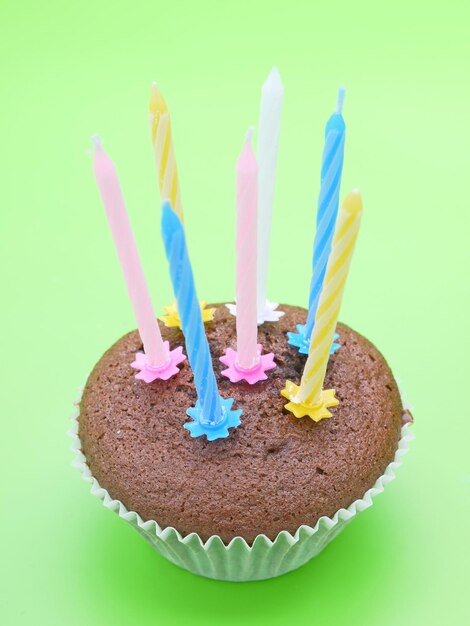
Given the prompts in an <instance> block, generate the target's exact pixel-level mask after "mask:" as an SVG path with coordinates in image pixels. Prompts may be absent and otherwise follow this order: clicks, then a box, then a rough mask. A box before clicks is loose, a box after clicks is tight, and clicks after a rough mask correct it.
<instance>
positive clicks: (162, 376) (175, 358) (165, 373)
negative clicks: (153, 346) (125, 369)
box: [131, 341, 186, 383]
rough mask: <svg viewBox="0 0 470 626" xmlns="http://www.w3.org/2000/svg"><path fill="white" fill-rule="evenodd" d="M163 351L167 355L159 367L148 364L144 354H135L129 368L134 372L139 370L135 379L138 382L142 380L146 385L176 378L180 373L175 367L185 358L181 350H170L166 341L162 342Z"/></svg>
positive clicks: (179, 348) (179, 347)
mask: <svg viewBox="0 0 470 626" xmlns="http://www.w3.org/2000/svg"><path fill="white" fill-rule="evenodd" d="M163 345H164V346H165V351H166V353H167V355H168V359H167V361H166V362H165V363H164V364H163V365H161V366H160V367H155V366H154V365H151V364H150V363H149V360H148V357H147V355H146V354H145V353H144V352H137V353H136V355H135V361H133V362H132V363H131V367H133V368H134V369H136V370H140V371H139V373H138V374H136V375H135V377H136V378H137V379H138V380H143V381H144V382H146V383H152V382H153V381H154V380H157V379H159V380H168V379H169V378H171V377H172V376H176V374H178V372H179V371H180V370H179V368H178V367H177V365H178V364H179V363H181V362H182V361H184V360H185V358H186V356H185V355H184V354H183V348H182V347H181V346H178V348H175V349H174V350H170V344H169V342H168V341H164V342H163Z"/></svg>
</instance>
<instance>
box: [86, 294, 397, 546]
mask: <svg viewBox="0 0 470 626" xmlns="http://www.w3.org/2000/svg"><path fill="white" fill-rule="evenodd" d="M215 306H216V307H217V310H216V313H215V320H214V321H213V322H210V323H207V324H206V325H205V329H206V333H207V337H208V340H209V343H210V347H211V352H212V357H213V363H214V370H215V373H216V378H217V382H218V385H219V390H220V393H221V395H222V396H223V397H225V398H228V397H231V398H234V399H235V402H234V408H241V409H243V415H242V417H241V425H240V426H239V427H238V428H235V429H231V430H230V436H229V437H228V438H226V439H219V440H217V441H212V442H208V441H207V439H206V438H205V437H198V438H195V439H192V438H191V437H190V435H189V432H188V431H187V430H186V429H184V428H183V424H185V423H186V422H188V421H189V419H190V418H189V417H188V416H187V415H186V409H187V408H189V407H191V406H194V404H195V402H196V393H195V389H194V387H193V384H192V379H193V377H192V372H191V369H190V367H189V363H188V361H187V360H186V361H184V362H183V363H182V364H181V365H180V367H181V372H180V373H179V374H178V375H177V376H175V377H173V378H171V379H170V380H168V381H160V380H157V381H155V382H153V383H150V384H146V383H144V382H142V381H139V380H136V379H135V377H134V376H135V373H136V372H135V370H133V369H132V368H131V366H130V364H131V362H132V361H133V360H134V354H135V352H137V351H138V350H141V349H142V343H141V341H140V338H139V335H138V333H137V331H134V332H131V333H129V334H127V335H125V336H124V337H122V338H121V339H120V340H119V341H118V342H117V343H115V344H114V345H113V346H112V347H111V348H110V349H109V350H108V351H107V352H106V353H105V354H104V355H103V357H102V358H101V359H100V361H99V362H98V363H97V365H96V366H95V368H94V369H93V371H92V373H91V374H90V376H89V379H88V381H87V384H86V387H85V390H84V393H83V397H82V400H81V404H80V417H79V436H80V440H81V444H82V449H83V452H84V454H85V457H86V460H87V464H88V466H89V468H90V470H91V472H92V474H93V476H94V477H95V478H96V479H97V480H98V482H99V483H100V485H101V486H102V487H104V488H105V489H107V491H108V492H109V494H110V495H111V497H112V498H114V499H117V500H120V501H121V502H123V503H124V505H125V506H126V507H127V508H128V509H129V510H133V511H136V512H137V513H139V515H140V516H141V517H142V519H143V520H156V521H157V522H158V524H159V525H160V526H161V527H162V528H165V527H167V526H172V527H174V528H176V529H177V530H178V531H179V532H180V533H181V534H182V535H187V534H189V533H191V532H196V533H198V534H199V536H200V537H201V538H202V539H203V540H206V539H208V538H209V537H210V536H211V535H215V534H216V535H219V536H220V537H221V538H222V540H223V541H224V542H226V543H228V542H229V541H230V540H231V539H232V538H233V537H235V536H241V537H243V538H244V539H245V540H246V541H247V542H248V543H251V542H252V541H253V540H254V538H255V537H256V535H258V534H261V533H264V534H265V535H267V536H268V537H269V538H271V539H274V538H275V537H276V536H277V534H278V533H279V532H280V531H282V530H287V531H289V532H291V533H292V534H294V533H295V531H296V530H297V529H298V527H299V526H301V525H302V524H308V525H310V526H314V525H315V523H316V522H317V520H318V519H319V518H320V517H321V516H323V515H327V516H332V515H333V514H334V513H335V512H336V511H337V510H338V509H340V508H342V507H348V506H349V505H350V504H351V503H352V502H353V501H354V500H356V499H358V498H361V497H362V496H363V495H364V493H365V492H366V491H367V490H368V489H369V488H370V487H372V485H373V484H374V483H375V481H376V480H377V478H379V476H381V475H382V474H383V472H384V470H385V468H386V466H387V465H388V464H389V463H390V462H391V461H392V460H393V458H394V455H395V451H396V449H397V445H398V440H399V438H400V429H401V426H402V416H403V407H402V403H401V399H400V395H399V391H398V388H397V385H396V382H395V379H394V378H393V375H392V373H391V371H390V368H389V367H388V365H387V363H386V362H385V360H384V358H383V357H382V355H381V354H380V352H378V350H377V349H376V348H375V347H374V346H373V345H372V344H371V343H370V342H369V341H368V340H367V339H365V338H364V337H362V336H361V335H359V334H358V333H356V332H355V331H353V330H352V329H350V328H348V327H347V326H345V325H343V324H338V327H337V331H338V332H339V335H340V338H339V343H340V344H341V347H340V349H339V350H338V351H337V352H336V353H335V354H334V355H332V356H331V357H330V360H329V364H328V370H327V375H326V380H325V388H327V389H328V388H334V389H336V396H337V398H338V399H339V400H340V404H339V405H338V406H336V407H333V408H332V409H331V412H332V414H333V415H332V417H331V418H329V419H324V420H322V421H320V422H318V423H315V422H313V421H312V420H310V419H309V418H307V417H304V418H302V419H297V418H295V417H294V416H293V415H292V414H291V413H289V412H287V411H286V410H285V409H284V408H283V407H284V404H285V403H286V402H287V400H286V399H285V398H283V397H282V396H281V395H280V390H281V389H282V388H283V387H284V385H285V381H286V379H287V380H291V381H293V382H295V383H297V384H298V383H299V381H300V377H301V374H302V370H303V366H304V364H305V360H306V356H304V355H301V354H298V352H297V350H296V348H294V347H293V346H290V345H289V344H288V343H287V338H286V332H287V331H292V330H295V325H296V324H298V323H304V322H305V318H306V311H305V309H302V308H299V307H291V306H286V305H281V306H280V309H281V310H283V311H285V315H284V316H283V317H282V318H281V319H280V321H279V322H276V323H265V324H263V325H262V326H260V327H259V328H258V341H259V343H261V344H262V346H263V350H264V352H274V354H275V361H276V363H277V367H276V369H274V370H271V371H270V372H268V380H266V381H263V382H259V383H257V384H255V385H253V386H251V385H249V384H247V383H244V382H241V383H237V384H232V383H230V381H229V380H228V379H227V378H225V377H224V376H221V375H220V371H221V370H222V369H225V366H224V365H222V363H220V361H219V357H220V356H221V355H222V354H224V352H225V349H226V348H227V347H232V348H235V347H236V335H235V318H234V317H233V316H232V315H231V314H230V313H229V312H228V310H227V309H226V307H225V306H224V305H215ZM160 328H161V331H162V335H163V338H164V339H168V340H169V341H170V345H171V347H173V348H174V347H176V346H178V345H183V346H184V338H183V335H182V333H181V331H180V330H179V329H177V328H166V327H164V326H163V325H162V324H161V325H160Z"/></svg>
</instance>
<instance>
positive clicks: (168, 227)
mask: <svg viewBox="0 0 470 626" xmlns="http://www.w3.org/2000/svg"><path fill="white" fill-rule="evenodd" d="M162 237H163V241H164V244H165V251H166V256H167V259H168V263H169V266H170V276H171V281H172V283H173V291H174V293H175V298H176V302H177V306H178V313H179V317H180V320H181V326H182V330H183V334H184V338H185V342H186V352H187V355H188V360H189V364H190V366H191V369H192V370H193V375H194V386H195V387H196V392H197V403H196V406H195V407H193V408H191V409H188V411H187V413H188V415H189V416H190V417H192V418H193V420H194V422H189V423H187V424H185V425H184V427H185V428H187V429H188V430H189V431H190V433H191V436H192V437H199V436H200V435H206V436H207V438H208V439H209V440H214V439H219V438H220V437H227V436H228V434H229V433H228V428H230V427H231V426H238V425H239V424H240V415H241V413H242V411H241V410H236V411H232V410H230V409H231V406H232V404H233V399H232V398H228V399H224V398H221V397H220V396H219V392H218V389H217V382H216V380H215V375H214V369H213V366H212V359H211V354H210V350H209V343H208V341H207V337H206V334H205V332H204V323H203V321H202V316H201V308H200V306H199V301H198V299H197V295H196V287H195V284H194V278H193V272H192V269H191V262H190V260H189V256H188V250H187V247H186V237H185V234H184V228H183V224H182V223H181V220H180V219H179V217H178V216H177V215H176V213H175V212H174V211H173V209H172V208H171V204H170V203H169V202H164V203H163V212H162Z"/></svg>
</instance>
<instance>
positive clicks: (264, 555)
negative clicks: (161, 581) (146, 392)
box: [69, 397, 414, 581]
mask: <svg viewBox="0 0 470 626" xmlns="http://www.w3.org/2000/svg"><path fill="white" fill-rule="evenodd" d="M402 399H403V397H402ZM78 402H79V401H77V402H76V405H77V407H78ZM403 405H404V407H405V409H407V408H410V406H409V405H408V404H407V403H406V401H405V400H404V399H403ZM79 414H80V412H79V410H78V409H77V411H76V413H75V414H74V415H73V416H72V420H73V427H72V429H71V431H70V433H69V434H70V436H71V438H72V439H73V447H72V449H73V451H74V453H75V460H74V461H73V465H74V466H75V467H77V468H78V469H79V470H80V472H81V474H82V477H83V479H84V480H86V481H87V482H88V483H90V484H91V493H92V494H93V495H94V496H97V497H98V498H99V499H100V500H101V501H102V502H103V504H104V506H105V507H106V508H108V509H111V510H112V511H114V512H115V513H117V514H118V515H119V517H121V518H122V519H124V520H125V521H126V522H128V523H129V524H131V526H133V527H134V528H135V529H136V530H137V531H138V532H139V533H140V534H141V535H142V536H143V537H144V538H145V539H146V540H147V541H148V542H149V543H150V545H151V546H152V547H153V548H154V549H155V550H156V551H157V552H159V553H160V554H161V555H162V556H164V557H165V558H167V559H168V560H169V561H171V562H172V563H174V564H175V565H178V566H179V567H182V568H184V569H186V570H189V571H190V572H193V573H194V574H199V575H200V576H205V577H208V578H215V579H217V580H229V581H252V580H263V579H266V578H273V577H275V576H280V575H281V574H285V573H287V572H290V571H291V570H294V569H296V568H297V567H300V566H301V565H304V563H306V562H307V561H309V560H310V559H312V558H313V557H314V556H316V555H317V554H319V553H320V552H321V551H322V550H323V548H324V547H325V546H326V545H327V544H328V543H329V542H330V541H331V540H332V539H334V538H335V537H336V535H338V534H339V533H340V532H341V531H342V530H343V528H344V527H345V526H346V525H347V524H348V523H349V522H350V521H351V520H352V519H353V518H354V517H355V516H356V515H357V513H360V512H361V511H363V510H364V509H367V508H368V507H370V506H371V505H372V503H373V502H372V500H373V498H374V497H375V496H376V495H377V494H379V493H382V491H383V490H384V488H385V485H386V484H388V483H389V482H391V481H392V480H393V479H394V478H395V472H396V470H397V468H398V467H399V466H400V465H401V464H402V459H403V455H405V454H406V453H407V452H408V450H409V444H410V442H411V440H412V439H413V438H414V435H413V433H412V432H411V429H410V426H411V424H405V425H404V426H403V427H402V429H401V438H400V441H399V443H398V448H397V451H396V453H395V458H394V460H393V461H392V462H391V463H390V464H389V465H388V466H387V468H386V470H385V472H384V474H383V475H382V476H381V477H380V478H378V479H377V481H376V482H375V484H374V486H373V487H371V488H370V489H368V491H366V493H365V494H364V496H363V497H362V498H361V499H359V500H356V501H355V502H353V503H352V504H351V505H350V506H348V508H347V509H344V508H343V509H339V510H338V511H337V512H336V513H335V514H334V515H333V517H326V516H323V517H321V518H320V519H319V520H318V522H317V523H316V524H315V526H314V527H312V526H307V525H302V526H300V527H299V528H298V529H297V531H296V532H295V534H294V535H292V534H291V533H289V532H288V531H282V532H280V533H279V534H278V536H277V537H276V539H275V540H274V541H272V540H271V539H269V538H268V537H267V536H266V535H258V536H257V537H256V539H255V541H254V542H253V544H252V545H251V546H250V545H248V543H247V542H246V541H245V540H244V539H243V537H235V538H234V539H232V541H230V543H229V544H228V545H225V544H224V543H223V541H222V540H221V538H220V537H219V536H218V535H213V536H212V537H210V538H209V539H208V540H207V541H205V542H204V541H202V539H201V538H200V537H199V535H198V534H197V533H191V534H190V535H187V536H186V537H182V536H181V534H180V533H179V532H178V531H177V530H176V529H175V528H172V527H167V528H164V529H162V528H161V527H160V526H159V525H158V523H157V522H156V521H153V520H152V521H146V522H144V521H143V520H142V518H141V517H140V515H139V514H138V513H136V512H135V511H129V510H128V509H127V508H126V507H125V506H124V504H123V503H122V502H120V501H119V500H113V498H111V496H110V495H109V493H108V492H107V490H106V489H103V488H102V487H101V486H100V485H99V483H98V481H97V480H96V478H94V477H93V476H92V474H91V471H90V469H89V467H88V465H87V464H86V459H85V456H84V455H83V453H82V451H81V443H80V438H79V436H78V416H79Z"/></svg>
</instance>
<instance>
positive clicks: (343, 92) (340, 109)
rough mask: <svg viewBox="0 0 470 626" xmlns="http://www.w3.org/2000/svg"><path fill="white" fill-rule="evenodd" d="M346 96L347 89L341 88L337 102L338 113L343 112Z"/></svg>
mask: <svg viewBox="0 0 470 626" xmlns="http://www.w3.org/2000/svg"><path fill="white" fill-rule="evenodd" d="M345 95H346V88H345V87H343V86H341V87H340V88H339V90H338V100H337V101H336V113H342V112H343V104H344V97H345Z"/></svg>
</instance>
